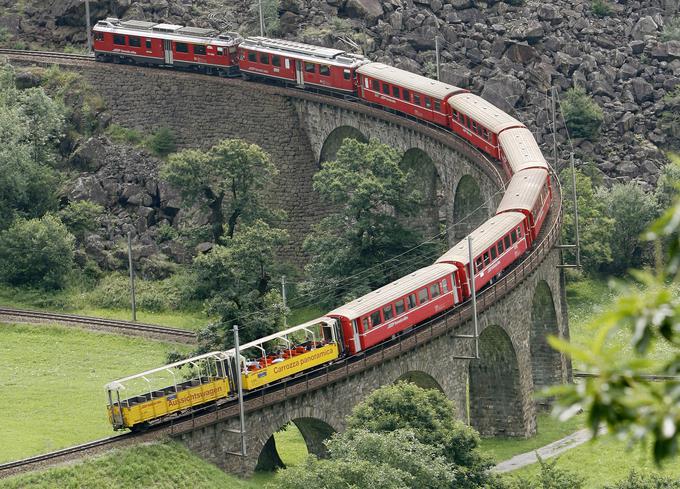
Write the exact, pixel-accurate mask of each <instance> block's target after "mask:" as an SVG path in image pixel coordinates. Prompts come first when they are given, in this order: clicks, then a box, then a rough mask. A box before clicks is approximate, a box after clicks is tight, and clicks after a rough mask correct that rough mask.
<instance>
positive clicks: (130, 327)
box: [0, 307, 196, 344]
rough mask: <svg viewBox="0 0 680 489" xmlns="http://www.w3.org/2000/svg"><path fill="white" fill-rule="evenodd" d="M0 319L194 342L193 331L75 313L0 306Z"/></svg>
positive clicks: (194, 334)
mask: <svg viewBox="0 0 680 489" xmlns="http://www.w3.org/2000/svg"><path fill="white" fill-rule="evenodd" d="M0 319H2V320H6V321H19V322H24V323H33V324H43V323H46V322H53V323H59V324H64V325H67V326H73V325H77V326H82V327H85V328H86V329H93V330H97V331H102V330H106V331H112V332H117V333H122V334H128V335H134V336H146V337H149V336H153V337H157V338H163V339H168V340H171V341H175V342H178V343H190V344H194V343H196V333H194V332H193V331H188V330H185V329H179V328H167V327H165V326H159V325H156V324H146V323H137V322H131V321H122V320H118V319H104V318H97V317H90V316H78V315H75V314H63V313H56V312H46V311H34V310H24V309H14V308H9V307H0Z"/></svg>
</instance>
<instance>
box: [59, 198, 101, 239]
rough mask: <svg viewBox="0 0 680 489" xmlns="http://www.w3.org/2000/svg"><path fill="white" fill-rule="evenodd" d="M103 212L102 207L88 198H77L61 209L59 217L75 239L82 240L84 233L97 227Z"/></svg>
mask: <svg viewBox="0 0 680 489" xmlns="http://www.w3.org/2000/svg"><path fill="white" fill-rule="evenodd" d="M103 212H104V208H103V207H102V206H101V205H99V204H96V203H94V202H91V201H89V200H78V201H76V202H70V203H69V205H67V206H66V207H64V208H63V209H61V210H60V211H59V218H60V219H61V221H62V222H63V223H64V224H65V225H66V227H67V228H68V230H69V231H70V232H71V233H72V234H73V235H74V236H75V237H76V239H78V240H79V241H82V240H83V238H84V237H85V234H87V233H88V232H90V231H94V230H95V229H97V226H98V225H99V218H100V217H101V215H102V213H103Z"/></svg>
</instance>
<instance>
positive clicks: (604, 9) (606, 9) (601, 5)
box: [590, 0, 612, 17]
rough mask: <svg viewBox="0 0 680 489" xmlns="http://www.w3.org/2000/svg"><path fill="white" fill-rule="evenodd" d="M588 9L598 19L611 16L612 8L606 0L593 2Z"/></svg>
mask: <svg viewBox="0 0 680 489" xmlns="http://www.w3.org/2000/svg"><path fill="white" fill-rule="evenodd" d="M590 9H591V10H592V12H593V13H594V14H595V15H597V16H598V17H607V16H609V15H611V14H612V7H611V5H609V3H608V2H607V1H606V0H593V3H592V4H591V5H590Z"/></svg>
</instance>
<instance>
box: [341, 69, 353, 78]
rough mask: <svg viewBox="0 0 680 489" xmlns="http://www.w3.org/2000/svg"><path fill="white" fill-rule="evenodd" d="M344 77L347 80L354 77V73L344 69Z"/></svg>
mask: <svg viewBox="0 0 680 489" xmlns="http://www.w3.org/2000/svg"><path fill="white" fill-rule="evenodd" d="M342 77H343V78H344V79H345V80H349V79H350V78H352V73H350V71H349V70H342Z"/></svg>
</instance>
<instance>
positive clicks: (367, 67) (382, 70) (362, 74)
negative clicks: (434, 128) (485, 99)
mask: <svg viewBox="0 0 680 489" xmlns="http://www.w3.org/2000/svg"><path fill="white" fill-rule="evenodd" d="M357 75H358V80H357V83H358V86H359V97H360V98H362V99H364V100H366V101H368V102H371V103H377V104H380V105H384V106H386V107H389V108H390V109H393V110H398V111H400V112H403V113H405V114H410V115H413V116H415V117H418V118H420V119H423V120H426V121H430V122H434V123H435V124H439V125H441V126H447V125H448V121H449V108H448V105H447V101H448V99H449V97H451V96H452V95H453V94H456V93H460V92H464V91H465V90H463V89H462V88H458V87H454V86H453V85H448V84H446V83H442V82H440V81H437V80H433V79H431V78H427V77H424V76H420V75H416V74H414V73H410V72H408V71H405V70H400V69H399V68H394V67H393V66H388V65H386V64H382V63H367V64H364V65H362V66H361V67H359V68H358V69H357Z"/></svg>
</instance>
